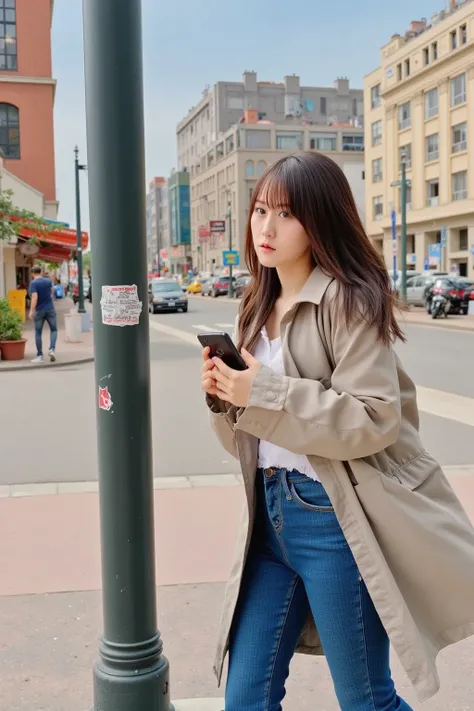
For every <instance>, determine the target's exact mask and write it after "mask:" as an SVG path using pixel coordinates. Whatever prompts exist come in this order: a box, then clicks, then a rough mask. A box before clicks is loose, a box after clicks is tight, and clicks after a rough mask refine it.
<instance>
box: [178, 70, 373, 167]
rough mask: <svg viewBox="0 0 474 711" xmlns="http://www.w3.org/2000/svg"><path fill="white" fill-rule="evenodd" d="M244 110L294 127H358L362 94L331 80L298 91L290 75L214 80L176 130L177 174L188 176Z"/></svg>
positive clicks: (249, 75)
mask: <svg viewBox="0 0 474 711" xmlns="http://www.w3.org/2000/svg"><path fill="white" fill-rule="evenodd" d="M246 109H254V110H255V111H257V114H258V116H259V118H260V119H262V120H267V121H271V122H273V123H276V124H283V123H287V122H288V123H291V122H294V123H295V125H298V124H299V123H300V122H301V121H302V120H304V121H307V122H308V123H309V124H315V125H327V124H328V123H336V122H343V123H349V122H352V123H353V124H354V125H355V126H361V125H362V114H363V92H362V90H361V89H351V88H350V86H349V81H348V79H346V78H339V79H337V80H336V81H335V82H334V86H332V87H307V86H301V82H300V77H298V76H296V75H292V76H286V77H285V78H284V79H283V81H282V82H269V81H259V80H258V77H257V74H256V72H253V71H252V72H249V71H246V72H244V74H243V77H242V81H241V82H228V81H219V82H217V84H215V85H214V86H213V87H207V88H206V89H205V91H204V92H203V95H202V97H201V100H200V101H199V103H198V104H197V105H196V106H194V107H193V108H192V109H191V110H190V111H189V113H188V115H187V116H186V117H185V118H184V119H183V120H182V121H181V122H180V123H179V124H178V126H177V130H176V134H177V144H178V167H179V169H180V170H183V169H187V170H188V171H189V172H190V174H191V178H192V177H194V174H195V172H196V170H197V169H198V167H200V161H201V159H202V158H203V157H205V156H206V154H207V153H208V152H209V151H211V150H212V146H213V144H214V143H215V141H216V140H217V138H218V136H219V135H220V134H222V133H225V132H226V131H227V130H228V129H229V128H230V127H231V126H233V125H235V124H236V123H239V121H241V120H243V115H244V111H245V110H246Z"/></svg>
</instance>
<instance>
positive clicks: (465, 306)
mask: <svg viewBox="0 0 474 711" xmlns="http://www.w3.org/2000/svg"><path fill="white" fill-rule="evenodd" d="M457 282H458V286H459V298H460V299H461V313H462V314H467V313H468V311H469V301H474V281H472V279H466V277H459V278H458V279H457Z"/></svg>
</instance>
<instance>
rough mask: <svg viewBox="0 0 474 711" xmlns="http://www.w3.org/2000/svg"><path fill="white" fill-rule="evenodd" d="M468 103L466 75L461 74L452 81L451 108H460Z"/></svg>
mask: <svg viewBox="0 0 474 711" xmlns="http://www.w3.org/2000/svg"><path fill="white" fill-rule="evenodd" d="M465 102H466V75H465V74H460V75H459V76H458V77H455V78H454V79H451V106H459V104H464V103H465Z"/></svg>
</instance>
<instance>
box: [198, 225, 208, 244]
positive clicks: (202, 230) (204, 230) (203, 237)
mask: <svg viewBox="0 0 474 711" xmlns="http://www.w3.org/2000/svg"><path fill="white" fill-rule="evenodd" d="M198 231H199V241H200V242H207V240H208V239H209V237H210V236H211V231H210V230H209V227H207V226H206V225H200V227H199V230H198Z"/></svg>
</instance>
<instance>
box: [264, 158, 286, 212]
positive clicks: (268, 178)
mask: <svg viewBox="0 0 474 711" xmlns="http://www.w3.org/2000/svg"><path fill="white" fill-rule="evenodd" d="M286 183H287V181H286V180H285V171H284V170H283V166H282V165H278V164H277V165H275V166H272V167H271V168H270V170H268V171H267V172H266V173H265V175H263V176H262V178H261V180H260V182H259V184H258V185H257V187H256V190H255V202H256V203H257V202H258V203H261V204H262V205H265V206H266V207H268V208H269V209H270V210H279V209H280V210H282V209H290V208H291V205H290V195H289V191H288V185H287V184H286Z"/></svg>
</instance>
